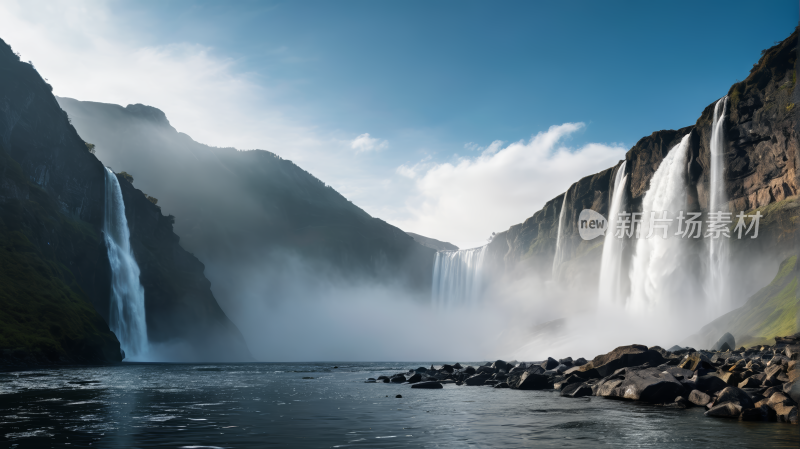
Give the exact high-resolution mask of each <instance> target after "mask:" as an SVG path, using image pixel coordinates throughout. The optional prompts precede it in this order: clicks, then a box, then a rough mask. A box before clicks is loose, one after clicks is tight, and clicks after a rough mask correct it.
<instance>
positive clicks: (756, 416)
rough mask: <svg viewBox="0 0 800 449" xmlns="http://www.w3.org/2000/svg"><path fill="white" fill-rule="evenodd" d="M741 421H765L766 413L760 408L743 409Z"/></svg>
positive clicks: (740, 416)
mask: <svg viewBox="0 0 800 449" xmlns="http://www.w3.org/2000/svg"><path fill="white" fill-rule="evenodd" d="M739 419H740V420H742V421H762V420H764V411H763V410H762V409H761V408H760V407H754V408H743V409H742V413H741V414H740V415H739Z"/></svg>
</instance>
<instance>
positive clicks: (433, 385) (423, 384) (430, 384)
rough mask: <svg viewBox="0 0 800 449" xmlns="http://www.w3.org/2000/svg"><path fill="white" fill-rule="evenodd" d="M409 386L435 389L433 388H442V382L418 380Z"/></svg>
mask: <svg viewBox="0 0 800 449" xmlns="http://www.w3.org/2000/svg"><path fill="white" fill-rule="evenodd" d="M411 388H428V389H435V388H443V387H442V384H440V383H439V382H419V383H415V384H414V385H411Z"/></svg>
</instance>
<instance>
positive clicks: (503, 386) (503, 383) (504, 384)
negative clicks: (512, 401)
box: [494, 382, 508, 388]
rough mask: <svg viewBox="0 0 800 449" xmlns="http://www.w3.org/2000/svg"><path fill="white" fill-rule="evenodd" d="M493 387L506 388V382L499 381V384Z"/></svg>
mask: <svg viewBox="0 0 800 449" xmlns="http://www.w3.org/2000/svg"><path fill="white" fill-rule="evenodd" d="M494 388H508V383H506V382H500V383H499V384H497V385H495V386H494Z"/></svg>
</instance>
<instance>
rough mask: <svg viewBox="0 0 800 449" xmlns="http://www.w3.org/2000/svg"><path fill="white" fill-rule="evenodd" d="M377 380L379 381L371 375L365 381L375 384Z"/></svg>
mask: <svg viewBox="0 0 800 449" xmlns="http://www.w3.org/2000/svg"><path fill="white" fill-rule="evenodd" d="M376 382H378V381H377V380H375V379H373V378H372V377H370V378H368V379H367V380H365V381H364V383H367V384H374V383H376Z"/></svg>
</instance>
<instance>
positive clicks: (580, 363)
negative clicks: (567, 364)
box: [572, 357, 588, 366]
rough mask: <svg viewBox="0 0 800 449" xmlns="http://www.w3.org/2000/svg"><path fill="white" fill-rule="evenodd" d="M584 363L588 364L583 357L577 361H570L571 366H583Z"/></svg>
mask: <svg viewBox="0 0 800 449" xmlns="http://www.w3.org/2000/svg"><path fill="white" fill-rule="evenodd" d="M586 363H588V362H587V361H586V359H584V358H583V357H580V358H578V359H577V360H573V361H572V365H573V366H583V365H586Z"/></svg>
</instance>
